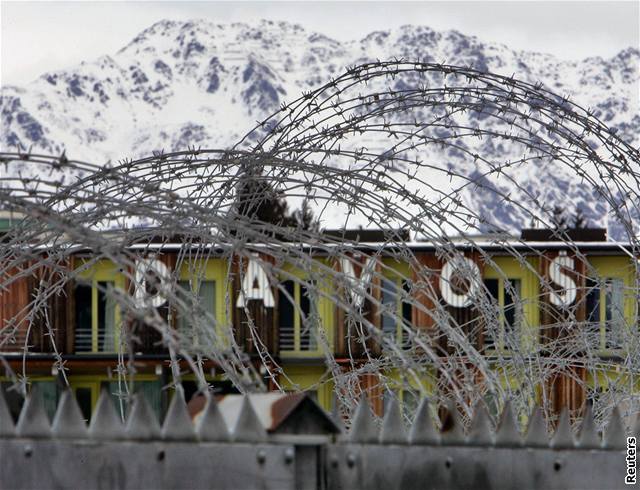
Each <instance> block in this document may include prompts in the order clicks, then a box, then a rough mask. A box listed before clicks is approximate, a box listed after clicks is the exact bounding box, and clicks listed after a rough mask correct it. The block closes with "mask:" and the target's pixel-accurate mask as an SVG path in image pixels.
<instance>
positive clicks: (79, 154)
mask: <svg viewBox="0 0 640 490" xmlns="http://www.w3.org/2000/svg"><path fill="white" fill-rule="evenodd" d="M393 57H404V58H407V59H416V58H419V59H420V60H425V61H438V62H441V61H445V60H446V62H447V63H450V64H457V65H465V66H468V65H472V66H473V67H475V68H478V69H482V70H488V71H491V72H495V73H499V74H505V75H511V74H515V76H516V77H517V78H520V79H522V80H525V81H530V82H532V83H534V82H536V81H541V82H542V83H544V85H545V86H546V87H547V88H549V89H550V90H553V91H554V92H556V93H558V94H562V95H569V96H571V97H572V100H574V101H575V102H577V103H579V104H580V105H582V106H583V107H591V108H593V109H594V111H595V115H596V116H598V117H599V118H600V119H601V120H603V121H604V122H605V123H607V124H608V125H610V126H612V127H615V128H617V129H618V134H619V135H621V136H622V137H623V138H625V139H626V140H627V141H630V142H632V144H634V145H635V146H638V142H639V141H640V115H639V107H638V83H639V80H640V75H639V69H638V67H639V65H640V52H639V51H638V49H634V48H629V49H626V50H623V51H621V52H620V53H618V54H617V55H616V56H614V57H613V58H610V59H602V58H599V57H594V58H588V59H584V60H576V61H562V60H558V59H556V58H554V57H553V56H551V55H547V54H541V53H533V52H518V51H513V50H511V49H509V48H508V47H507V46H504V45H500V44H494V43H490V42H484V41H481V40H479V39H477V38H476V37H473V36H465V35H464V34H462V33H459V32H456V31H447V32H437V31H434V30H431V29H429V28H428V27H424V26H403V27H401V28H399V29H395V30H392V31H378V32H373V33H371V34H369V35H368V36H366V37H365V38H364V39H361V40H356V41H351V42H338V41H336V40H333V39H330V38H328V37H326V36H324V35H322V34H319V33H312V32H308V31H306V30H305V29H304V28H303V27H301V26H300V25H293V24H288V23H284V22H272V21H262V22H260V23H258V24H255V25H248V24H242V23H238V24H230V25H221V24H215V23H213V22H209V21H204V20H199V21H190V22H176V21H171V20H163V21H160V22H158V23H156V24H154V25H152V26H151V27H149V28H148V29H146V30H144V31H143V32H141V33H140V34H139V35H138V36H136V37H135V39H133V40H132V41H131V42H130V43H128V44H127V45H126V46H124V47H123V48H122V49H121V50H120V51H118V52H117V53H115V54H111V55H105V56H102V57H101V58H99V59H97V60H92V61H87V62H83V63H81V64H80V65H79V66H76V67H74V68H73V69H69V70H61V71H56V72H50V73H44V74H43V75H42V76H41V77H39V78H38V79H36V80H34V81H31V82H28V83H25V84H24V85H21V86H19V87H17V86H5V87H2V89H1V92H0V118H1V119H0V121H1V123H0V124H1V126H0V127H1V128H2V131H1V132H0V149H1V150H2V151H15V149H16V148H23V149H29V148H31V149H32V150H33V151H38V152H45V153H53V154H60V153H62V151H66V154H67V155H68V156H69V157H71V158H74V159H82V160H87V161H91V162H94V163H103V162H107V161H109V160H112V161H115V160H118V159H121V158H124V157H128V158H136V157H142V156H146V155H150V154H151V153H152V152H154V151H159V150H165V151H172V150H179V149H185V148H186V147H189V146H196V147H198V146H199V147H203V148H224V147H228V146H230V145H233V144H234V143H235V142H236V141H237V140H238V139H239V138H240V137H241V136H243V135H244V134H246V133H247V132H248V131H249V130H250V129H251V128H252V127H253V126H254V125H255V123H256V121H258V120H261V119H264V117H266V116H267V115H269V114H271V113H273V112H274V111H276V110H278V108H279V107H280V105H281V104H282V103H283V102H285V101H291V100H294V99H296V98H297V97H299V96H300V94H301V92H302V91H307V90H309V89H313V88H317V87H319V86H320V85H322V84H323V83H325V82H327V81H328V80H329V79H330V78H331V77H333V76H337V75H339V74H340V73H342V72H343V70H344V68H345V67H346V66H350V65H354V64H359V63H362V62H365V61H371V60H375V59H391V58H393ZM484 150H485V151H487V152H489V153H490V152H491V151H494V152H496V153H497V152H501V151H503V149H501V148H499V147H495V148H493V147H489V148H485V149H484ZM445 157H446V155H445ZM443 160H448V159H447V158H443ZM448 164H449V165H452V163H451V162H449V163H448ZM454 164H455V165H457V167H456V170H457V171H461V172H465V173H467V174H469V175H473V174H474V172H477V173H478V178H480V176H479V170H478V168H477V167H475V166H474V165H473V164H472V163H470V162H456V163H454ZM443 165H445V164H444V163H443ZM525 177H526V179H527V180H526V185H530V186H531V188H534V189H535V188H539V189H542V190H544V192H545V194H546V196H547V199H548V200H550V201H553V200H554V199H558V200H562V201H564V202H567V196H569V200H570V202H571V203H572V204H571V206H572V207H581V208H582V209H583V210H584V211H585V212H586V214H587V217H588V218H589V219H590V220H591V222H592V223H593V224H607V220H606V218H605V213H606V207H605V206H603V204H602V203H599V202H594V200H593V194H592V193H591V192H590V191H588V190H585V189H584V186H581V185H580V184H579V183H578V182H577V180H576V179H575V178H573V177H572V176H571V175H568V174H566V173H564V174H563V173H562V172H561V173H559V174H558V172H554V173H553V174H549V173H548V172H543V171H542V170H540V169H537V170H535V169H533V170H531V171H530V172H528V173H527V174H526V176H525ZM523 182H524V181H523ZM494 184H495V185H501V186H504V185H507V186H508V184H503V183H499V182H496V183H494ZM506 191H508V188H506ZM490 194H491V193H480V194H474V193H468V194H467V195H466V196H465V199H466V201H467V202H468V203H469V204H470V205H473V206H476V207H477V208H478V209H480V210H481V213H483V214H484V215H486V216H488V217H491V220H492V221H493V222H494V223H495V224H496V225H498V226H503V227H505V228H508V229H515V228H518V227H521V226H523V225H527V224H528V223H523V219H524V218H523V216H522V213H520V212H518V210H516V209H513V208H510V207H509V206H504V203H502V202H500V201H499V200H497V199H496V198H495V196H493V197H491V195H490ZM329 224H330V223H329Z"/></svg>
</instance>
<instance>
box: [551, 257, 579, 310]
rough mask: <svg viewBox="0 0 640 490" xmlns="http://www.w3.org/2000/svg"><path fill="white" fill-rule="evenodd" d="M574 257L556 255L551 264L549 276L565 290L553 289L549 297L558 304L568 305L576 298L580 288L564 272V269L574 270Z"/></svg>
mask: <svg viewBox="0 0 640 490" xmlns="http://www.w3.org/2000/svg"><path fill="white" fill-rule="evenodd" d="M573 264H574V262H573V259H572V258H571V257H567V256H566V255H560V256H558V257H555V258H554V259H553V260H552V261H551V263H550V264H549V278H550V279H551V281H553V282H554V283H556V284H557V285H558V286H560V287H561V288H562V289H563V290H564V291H553V290H552V291H551V293H550V296H549V299H550V300H551V303H553V304H554V305H556V306H562V307H567V306H569V305H571V304H573V302H574V301H575V300H576V295H577V293H578V290H577V289H576V283H575V281H574V280H573V279H572V278H571V277H569V276H568V275H566V274H565V273H564V272H563V270H562V269H563V268H564V269H570V270H573Z"/></svg>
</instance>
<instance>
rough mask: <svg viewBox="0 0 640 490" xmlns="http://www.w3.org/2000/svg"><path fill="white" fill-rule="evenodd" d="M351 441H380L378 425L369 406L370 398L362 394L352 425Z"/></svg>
mask: <svg viewBox="0 0 640 490" xmlns="http://www.w3.org/2000/svg"><path fill="white" fill-rule="evenodd" d="M350 440H351V442H356V443H374V442H378V427H377V425H376V423H375V421H374V420H373V413H372V412H371V407H370V406H369V400H368V399H367V397H366V396H365V395H362V397H361V398H360V402H359V403H358V407H357V408H356V413H355V415H354V417H353V423H352V425H351V434H350Z"/></svg>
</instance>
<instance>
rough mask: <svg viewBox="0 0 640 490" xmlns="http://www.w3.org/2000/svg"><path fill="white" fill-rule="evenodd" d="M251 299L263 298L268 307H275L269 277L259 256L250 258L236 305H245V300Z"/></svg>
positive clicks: (240, 306)
mask: <svg viewBox="0 0 640 490" xmlns="http://www.w3.org/2000/svg"><path fill="white" fill-rule="evenodd" d="M250 299H258V300H262V302H263V303H264V306H265V307H267V308H273V307H274V305H275V301H274V298H273V292H272V291H271V287H270V286H269V278H268V277H267V273H266V272H265V270H264V268H263V267H262V265H261V264H260V263H259V262H258V260H257V258H251V259H249V264H248V266H247V272H246V273H245V274H244V277H243V278H242V286H241V287H240V291H239V292H238V300H237V301H236V307H238V308H243V307H245V306H246V304H245V301H246V300H250Z"/></svg>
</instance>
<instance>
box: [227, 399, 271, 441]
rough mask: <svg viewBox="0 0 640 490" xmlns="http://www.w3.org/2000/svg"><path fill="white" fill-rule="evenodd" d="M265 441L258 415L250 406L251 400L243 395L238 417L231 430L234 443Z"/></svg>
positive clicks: (264, 432)
mask: <svg viewBox="0 0 640 490" xmlns="http://www.w3.org/2000/svg"><path fill="white" fill-rule="evenodd" d="M266 439H267V431H266V430H265V428H264V427H263V426H262V422H260V419H259V418H258V414H257V413H256V411H255V410H254V408H253V405H252V404H251V400H250V399H249V397H248V396H247V395H245V397H244V400H242V407H241V408H240V415H238V420H237V421H236V426H235V427H234V429H233V440H234V441H235V442H261V441H265V440H266Z"/></svg>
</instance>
